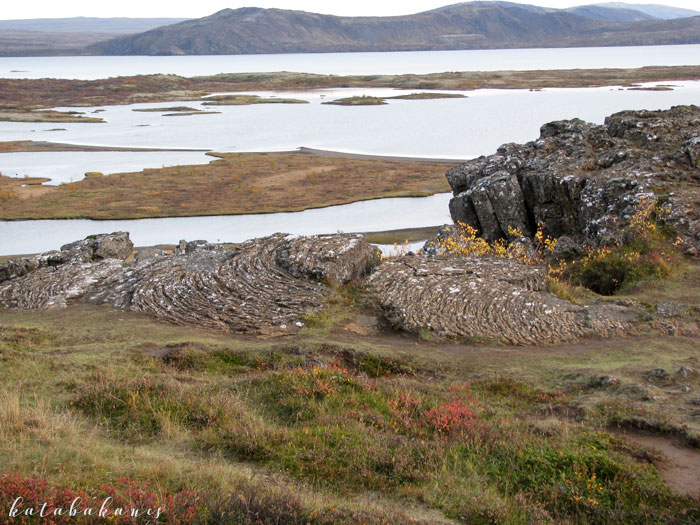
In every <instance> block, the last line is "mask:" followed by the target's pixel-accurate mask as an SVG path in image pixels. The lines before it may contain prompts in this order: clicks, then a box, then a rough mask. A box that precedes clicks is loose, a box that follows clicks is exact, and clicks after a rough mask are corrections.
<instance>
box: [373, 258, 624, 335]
mask: <svg viewBox="0 0 700 525" xmlns="http://www.w3.org/2000/svg"><path fill="white" fill-rule="evenodd" d="M545 276H546V272H545V269H544V268H541V267H535V266H530V265H525V264H522V263H519V262H516V261H512V260H509V259H494V258H485V257H462V258H459V257H449V258H445V257H427V256H407V257H401V258H398V259H395V260H393V261H389V262H385V263H382V264H381V265H380V266H379V268H377V270H376V271H375V272H374V273H373V274H372V275H371V276H370V277H369V279H368V280H367V284H368V286H369V289H370V293H371V296H372V298H373V300H374V301H375V303H376V304H377V305H378V307H379V308H380V310H381V311H382V313H383V316H384V317H385V319H386V320H387V321H388V322H389V323H390V324H391V325H392V326H393V327H394V328H398V329H402V330H406V331H409V332H420V331H421V330H422V329H429V330H432V331H434V332H436V333H438V334H440V335H447V336H453V337H464V338H474V339H477V340H495V341H502V342H505V343H509V344H517V345H534V344H547V343H559V342H565V341H572V340H576V339H579V338H581V337H584V336H590V335H597V336H601V337H606V336H611V335H617V334H624V333H625V332H627V331H628V330H629V329H630V328H631V326H632V322H633V320H634V315H633V314H632V313H631V312H630V311H628V310H627V309H626V308H623V307H620V306H614V305H591V306H578V305H574V304H572V303H570V302H567V301H563V300H561V299H558V298H557V297H555V296H553V295H551V294H549V293H547V292H546V287H547V285H546V280H545Z"/></svg>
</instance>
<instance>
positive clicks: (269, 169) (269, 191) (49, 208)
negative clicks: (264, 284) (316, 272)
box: [0, 153, 450, 219]
mask: <svg viewBox="0 0 700 525" xmlns="http://www.w3.org/2000/svg"><path fill="white" fill-rule="evenodd" d="M217 156H219V157H221V158H220V159H219V160H216V161H213V162H211V163H210V164H208V165H202V166H176V167H171V168H162V169H147V170H144V171H142V172H140V173H126V174H115V175H110V176H107V177H89V178H87V179H85V180H83V181H80V182H74V183H70V184H63V185H61V186H57V187H42V186H26V187H22V185H26V184H27V180H26V179H13V178H9V177H1V176H0V194H4V193H8V192H9V193H11V194H14V195H15V197H14V198H13V197H12V195H9V196H8V197H7V198H6V199H4V201H3V206H2V211H0V217H1V218H2V219H30V218H32V219H39V218H42V219H59V218H73V217H86V218H92V219H128V218H145V217H178V216H179V217H183V216H197V215H228V214H240V213H263V212H282V211H298V210H304V209H308V208H314V207H322V206H330V205H335V204H345V203H349V202H355V201H360V200H367V199H375V198H382V197H397V196H428V195H432V194H435V193H439V192H445V191H449V186H448V184H447V181H446V180H445V175H444V174H445V170H446V169H447V168H448V167H449V166H450V164H449V163H430V162H400V161H393V160H392V161H388V160H370V159H356V158H342V157H336V158H331V157H321V156H314V155H308V154H301V153H269V154H267V153H266V154H257V153H256V154H253V153H245V154H221V155H219V154H217ZM338 188H342V191H338ZM3 192H4V193H3ZM39 192H44V193H43V194H39Z"/></svg>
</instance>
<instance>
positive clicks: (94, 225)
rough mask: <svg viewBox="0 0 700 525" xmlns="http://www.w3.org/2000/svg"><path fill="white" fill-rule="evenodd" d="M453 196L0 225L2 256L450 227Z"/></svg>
mask: <svg viewBox="0 0 700 525" xmlns="http://www.w3.org/2000/svg"><path fill="white" fill-rule="evenodd" d="M451 197H452V194H450V193H443V194H438V195H433V196H432V197H424V198H405V199H381V200H374V201H363V202H355V203H353V204H345V205H342V206H332V207H329V208H320V209H315V210H306V211H302V212H295V213H268V214H258V215H230V216H214V217H184V218H174V219H140V220H129V221H89V220H63V221H15V222H12V221H10V222H7V221H0V255H11V254H17V253H37V252H42V251H48V250H54V249H58V248H60V247H61V245H62V244H65V243H68V242H71V241H74V240H77V239H83V238H85V237H87V236H88V235H91V234H94V233H100V232H114V231H128V232H129V233H130V236H131V240H132V241H133V242H134V244H135V245H136V246H151V245H154V244H160V243H170V244H173V243H177V242H178V241H179V240H180V239H187V240H194V239H206V240H208V241H210V242H241V241H244V240H247V239H252V238H255V237H262V236H265V235H270V234H272V233H276V232H284V233H292V234H296V235H315V234H319V233H337V232H339V231H343V232H363V231H367V232H369V231H383V230H394V229H400V228H416V227H422V226H438V225H441V224H445V223H447V222H450V213H449V211H448V207H447V205H448V202H449V200H450V198H451Z"/></svg>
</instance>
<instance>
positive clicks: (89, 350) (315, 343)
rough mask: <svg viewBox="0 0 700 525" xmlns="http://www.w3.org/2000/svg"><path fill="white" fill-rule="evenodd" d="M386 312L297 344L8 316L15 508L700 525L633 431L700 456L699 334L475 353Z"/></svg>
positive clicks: (342, 313)
mask: <svg viewBox="0 0 700 525" xmlns="http://www.w3.org/2000/svg"><path fill="white" fill-rule="evenodd" d="M684 271H685V272H686V273H682V274H679V275H677V276H676V277H674V278H673V279H671V280H670V281H668V283H663V282H656V283H655V284H654V286H655V287H656V289H657V290H658V291H659V292H660V297H663V298H664V300H667V299H668V298H669V297H678V294H679V293H681V292H680V290H679V286H678V284H679V283H683V282H690V283H693V284H692V285H690V286H692V287H694V288H693V290H695V293H696V295H695V297H696V298H697V297H698V295H697V293H698V292H700V289H698V288H699V287H700V285H699V284H698V280H699V279H698V276H700V267H697V266H689V267H687V268H686V269H685V270H684ZM644 288H645V289H648V288H647V287H644ZM646 293H647V292H644V294H646ZM682 293H690V290H688V287H686V289H685V290H684V291H683V292H682ZM644 294H643V295H641V296H640V295H638V294H637V292H635V291H634V290H630V291H629V292H628V296H627V298H628V299H629V298H633V297H644V298H645V300H647V301H652V300H654V299H653V298H651V297H649V296H648V295H644ZM651 306H653V305H650V307H651ZM371 319H372V311H371V309H369V307H368V306H367V305H366V304H365V303H364V298H363V293H362V290H361V289H336V290H334V291H333V292H331V293H330V295H329V297H328V306H327V308H326V310H324V312H322V313H321V314H317V315H315V316H312V317H309V318H308V319H307V321H308V322H307V324H308V327H307V328H305V329H304V330H303V331H302V332H301V333H300V334H298V335H295V336H288V337H285V338H279V339H261V338H256V337H253V336H233V335H229V334H224V333H219V332H210V331H205V330H199V329H195V328H190V327H178V326H171V325H168V324H163V323H160V322H156V321H153V320H151V319H150V318H148V317H145V316H143V315H137V314H133V313H128V312H116V311H113V310H111V309H109V308H106V307H89V306H86V305H75V306H73V307H71V308H69V309H67V310H51V311H42V312H27V311H0V359H1V360H2V362H3V366H2V367H0V385H2V386H1V387H0V399H1V400H2V401H1V402H0V436H1V437H2V439H1V440H0V465H3V470H4V472H3V473H0V494H2V496H0V506H5V505H8V502H9V501H11V500H12V499H14V497H17V496H18V495H20V493H21V495H23V496H24V497H25V499H26V502H27V505H29V504H31V503H33V502H41V501H44V500H49V501H64V500H66V499H67V498H68V499H69V497H71V496H74V495H76V494H80V495H82V496H83V497H84V498H85V501H87V502H95V501H97V502H101V501H102V500H103V499H104V498H105V497H107V495H114V499H115V505H116V504H117V503H118V504H122V505H125V506H128V505H130V504H131V505H134V504H138V505H141V506H149V505H150V506H153V507H155V506H159V505H162V506H164V507H165V514H164V518H165V519H167V521H168V523H220V522H221V521H222V520H229V521H228V522H230V523H241V524H253V523H265V524H273V523H276V524H282V523H284V524H307V523H311V524H343V523H366V524H389V523H392V524H394V523H395V524H404V523H420V524H437V523H470V524H472V523H549V522H557V523H601V524H608V523H689V524H690V523H697V522H698V520H700V502H699V501H698V500H697V496H698V494H695V493H693V492H691V494H690V496H683V495H681V494H675V493H672V492H671V491H669V489H668V488H667V486H666V484H665V480H666V481H667V482H669V481H672V478H673V476H674V471H673V469H668V468H666V466H664V464H663V462H661V461H660V455H659V454H658V452H654V451H653V450H652V451H650V450H647V449H644V448H642V447H640V446H638V445H636V444H635V442H634V441H633V440H629V439H627V438H625V437H624V436H620V435H619V434H618V432H617V429H620V428H621V429H628V430H629V429H632V428H647V429H651V430H652V431H655V432H657V433H658V434H660V435H664V436H667V437H675V438H678V439H682V440H685V441H686V442H688V441H690V442H694V443H695V445H696V446H697V444H698V436H699V435H700V418H698V413H697V412H698V411H697V410H696V411H695V412H692V410H689V408H688V407H689V406H690V405H689V399H690V397H691V396H693V394H692V393H682V392H683V390H682V389H681V386H688V387H689V388H691V389H692V390H693V391H696V392H697V390H698V388H700V377H698V375H692V376H689V377H685V378H681V377H680V376H678V375H677V374H676V370H678V369H679V368H680V367H681V366H685V367H690V368H694V369H695V370H697V369H698V368H700V366H699V365H700V358H699V357H698V354H697V345H698V339H697V337H695V338H693V337H671V336H664V335H660V334H659V333H658V331H655V330H653V329H652V327H643V328H642V329H641V330H640V333H639V334H638V335H637V336H633V337H630V338H626V339H612V340H589V341H584V342H580V343H577V344H571V345H560V346H548V347H535V348H517V347H502V346H473V345H465V344H457V343H454V342H451V341H445V340H435V339H422V338H417V337H411V336H405V335H401V334H395V333H390V332H386V331H384V330H382V329H381V328H380V327H378V326H377V325H376V324H375V323H374V322H372V321H371ZM655 368H664V369H665V370H668V371H669V374H670V375H669V378H666V379H655V378H650V376H649V371H650V370H653V369H655ZM601 377H611V378H614V381H612V382H610V383H605V382H601V381H600V378H601ZM650 388H655V389H658V390H660V391H664V392H673V395H669V394H667V393H666V394H664V399H663V400H661V399H660V398H659V399H653V398H652V397H650V396H648V395H647V394H646V392H647V391H648V390H649V389H650ZM695 396H697V394H695ZM612 430H615V432H612ZM635 432H636V431H635ZM694 454H695V456H693V457H694V458H695V459H696V460H697V455H698V453H697V452H695V453H694ZM3 474H4V475H3ZM690 488H691V489H692V488H693V487H690ZM695 488H697V485H696V487H695ZM18 491H19V492H18ZM691 496H692V497H691ZM6 515H7V510H6V509H5V508H4V507H3V508H2V513H0V516H6ZM2 519H4V518H3V517H0V522H2ZM161 519H162V518H161Z"/></svg>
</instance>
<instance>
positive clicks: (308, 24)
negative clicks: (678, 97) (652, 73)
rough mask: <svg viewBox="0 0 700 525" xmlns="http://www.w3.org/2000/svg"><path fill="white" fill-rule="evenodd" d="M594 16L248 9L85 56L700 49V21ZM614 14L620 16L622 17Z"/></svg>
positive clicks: (472, 6) (519, 8) (516, 9)
mask: <svg viewBox="0 0 700 525" xmlns="http://www.w3.org/2000/svg"><path fill="white" fill-rule="evenodd" d="M601 9H603V8H601ZM615 9H617V8H615ZM600 12H601V11H600V10H599V11H598V13H600ZM592 16H593V15H592V14H590V13H589V16H581V15H580V14H577V13H573V12H568V11H566V10H559V9H547V8H540V7H536V6H528V5H519V4H513V3H508V2H471V3H460V4H454V5H451V6H446V7H443V8H439V9H434V10H431V11H426V12H423V13H418V14H414V15H407V16H392V17H339V16H330V15H321V14H316V13H307V12H304V11H290V10H284V9H261V8H252V7H249V8H241V9H224V10H223V11H219V12H218V13H215V14H213V15H211V16H207V17H204V18H200V19H196V20H189V21H185V22H181V23H178V24H173V25H169V26H165V27H159V28H156V29H152V30H150V31H146V32H144V33H140V34H137V35H132V36H127V37H121V38H114V39H111V40H107V41H105V42H98V43H97V44H93V45H91V46H88V47H87V48H85V52H86V53H89V54H98V55H100V54H103V55H223V54H255V53H308V52H340V51H404V50H431V49H433V50H434V49H488V48H514V47H566V46H605V45H646V44H688V43H700V18H689V19H683V20H672V21H663V20H653V19H651V17H647V18H646V19H645V20H638V19H639V18H643V17H644V16H643V15H641V14H640V15H634V14H629V13H625V16H633V17H635V20H636V21H631V22H630V21H624V22H620V21H609V20H600V19H597V18H596V19H594V18H592ZM609 16H617V17H619V16H621V15H620V11H619V10H613V11H612V14H609ZM678 22H683V23H678Z"/></svg>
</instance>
